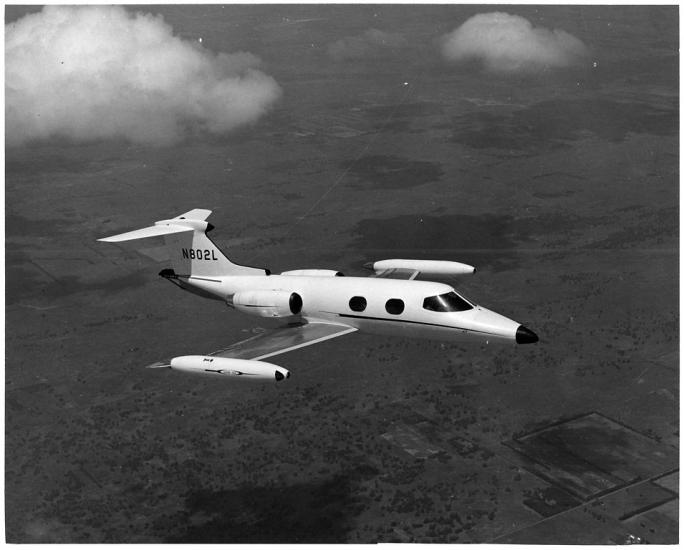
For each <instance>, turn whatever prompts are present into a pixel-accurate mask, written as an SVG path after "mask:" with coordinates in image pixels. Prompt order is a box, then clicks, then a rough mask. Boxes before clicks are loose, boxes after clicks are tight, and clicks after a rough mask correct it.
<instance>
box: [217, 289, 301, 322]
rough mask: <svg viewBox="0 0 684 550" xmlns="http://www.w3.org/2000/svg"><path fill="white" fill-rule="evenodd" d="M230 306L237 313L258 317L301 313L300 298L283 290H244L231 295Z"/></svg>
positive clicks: (289, 315)
mask: <svg viewBox="0 0 684 550" xmlns="http://www.w3.org/2000/svg"><path fill="white" fill-rule="evenodd" d="M228 303H229V305H232V306H233V307H234V308H235V309H237V310H238V311H242V312H244V313H248V314H250V315H256V316H258V317H292V316H294V315H299V314H300V313H301V311H302V305H303V302H302V297H301V296H300V295H299V294H297V293H296V292H288V291H285V290H246V291H244V292H236V293H235V294H233V298H232V301H231V300H230V299H229V301H228Z"/></svg>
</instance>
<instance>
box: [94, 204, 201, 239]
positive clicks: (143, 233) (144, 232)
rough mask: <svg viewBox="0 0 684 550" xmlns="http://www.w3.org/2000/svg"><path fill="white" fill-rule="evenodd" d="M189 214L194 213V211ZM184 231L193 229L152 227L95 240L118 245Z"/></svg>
mask: <svg viewBox="0 0 684 550" xmlns="http://www.w3.org/2000/svg"><path fill="white" fill-rule="evenodd" d="M191 212H194V210H192V211H191ZM204 212H208V210H204ZM184 231H193V228H192V227H187V226H182V225H153V226H151V227H145V228H144V229H136V230H135V231H129V232H128V233H121V234H119V235H112V236H111V237H105V238H103V239H97V240H98V241H103V242H105V243H120V242H123V241H133V240H135V239H146V238H148V237H159V236H161V235H170V234H172V233H183V232H184Z"/></svg>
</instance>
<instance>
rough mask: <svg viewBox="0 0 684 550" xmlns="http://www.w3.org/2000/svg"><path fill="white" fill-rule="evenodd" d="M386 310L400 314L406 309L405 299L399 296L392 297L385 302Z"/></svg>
mask: <svg viewBox="0 0 684 550" xmlns="http://www.w3.org/2000/svg"><path fill="white" fill-rule="evenodd" d="M385 310H386V311H387V313H391V314H392V315H399V314H400V313H402V312H403V311H404V301H403V300H399V299H398V298H391V299H389V300H387V303H385Z"/></svg>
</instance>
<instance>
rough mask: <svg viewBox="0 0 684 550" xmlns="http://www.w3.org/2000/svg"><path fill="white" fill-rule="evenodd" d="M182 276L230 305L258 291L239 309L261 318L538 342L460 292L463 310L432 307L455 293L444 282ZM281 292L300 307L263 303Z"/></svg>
mask: <svg viewBox="0 0 684 550" xmlns="http://www.w3.org/2000/svg"><path fill="white" fill-rule="evenodd" d="M178 278H179V279H180V280H181V281H182V283H183V284H184V285H188V286H189V287H191V288H192V289H193V290H194V291H199V292H200V293H202V294H206V295H211V296H215V297H216V298H218V299H221V300H225V301H226V302H227V303H228V304H229V305H234V304H233V299H234V298H239V297H242V296H243V293H251V294H250V296H256V298H254V304H256V305H254V307H253V308H252V309H250V308H249V307H242V308H240V307H237V306H236V308H237V309H241V310H242V311H246V312H247V313H252V314H253V315H258V316H261V317H279V318H283V319H284V320H286V321H293V320H297V319H300V318H301V319H304V320H309V321H317V322H321V321H323V322H329V323H340V324H345V325H348V326H351V327H354V328H356V329H358V330H359V331H362V332H368V333H372V334H387V335H394V336H404V337H417V338H427V339H433V340H442V341H463V340H478V341H508V342H517V343H528V342H535V341H537V337H536V335H534V333H532V332H531V331H529V330H528V329H526V328H525V327H523V326H522V325H521V324H520V323H518V322H516V321H513V320H511V319H508V318H507V317H504V316H503V315H500V314H498V313H495V312H493V311H491V310H488V309H486V308H483V307H481V306H478V305H476V304H472V303H470V302H468V301H467V300H465V299H463V297H462V296H460V295H457V296H458V298H459V299H460V300H462V302H460V301H459V302H458V305H457V306H456V307H461V308H463V309H462V310H459V311H435V310H434V309H430V307H431V305H432V304H431V303H430V302H431V300H433V299H435V298H437V297H440V296H444V295H449V294H450V293H455V291H454V289H453V288H452V287H451V286H449V285H446V284H442V283H436V282H428V281H415V280H410V281H407V280H395V279H382V278H367V277H308V276H289V275H269V276H243V277H240V276H238V277H235V276H231V277H195V276H187V277H183V276H178ZM188 290H190V289H188ZM260 292H261V295H260V294H259V293H260ZM276 293H281V294H282V295H288V296H292V294H295V295H296V296H298V297H299V298H300V299H301V300H300V302H298V305H299V311H296V310H289V311H287V312H286V314H285V315H283V314H279V313H278V312H277V311H276V310H274V309H269V307H266V306H268V304H265V305H264V304H262V303H261V302H259V298H260V297H261V296H265V297H266V298H268V297H269V296H271V295H273V296H275V295H276ZM426 299H427V302H426ZM259 304H261V305H262V306H264V307H259ZM426 304H427V307H426ZM466 308H467V309H466ZM292 311H296V313H292ZM281 313H282V312H281Z"/></svg>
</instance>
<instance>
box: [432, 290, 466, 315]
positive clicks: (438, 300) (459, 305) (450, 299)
mask: <svg viewBox="0 0 684 550" xmlns="http://www.w3.org/2000/svg"><path fill="white" fill-rule="evenodd" d="M423 308H424V309H427V310H430V311H467V310H469V309H473V305H472V304H471V303H470V302H468V301H467V300H465V299H464V298H461V297H460V296H459V295H458V294H456V293H455V292H453V291H452V292H447V293H446V294H440V295H439V296H428V297H427V298H425V300H423Z"/></svg>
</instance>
